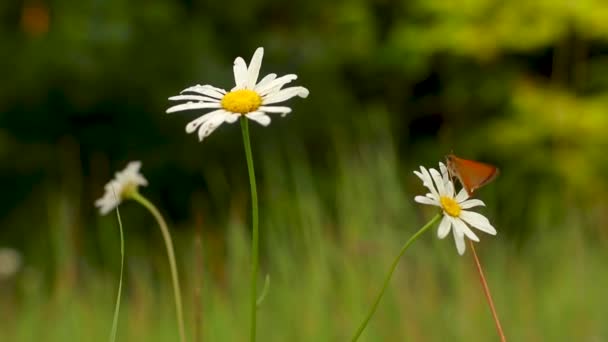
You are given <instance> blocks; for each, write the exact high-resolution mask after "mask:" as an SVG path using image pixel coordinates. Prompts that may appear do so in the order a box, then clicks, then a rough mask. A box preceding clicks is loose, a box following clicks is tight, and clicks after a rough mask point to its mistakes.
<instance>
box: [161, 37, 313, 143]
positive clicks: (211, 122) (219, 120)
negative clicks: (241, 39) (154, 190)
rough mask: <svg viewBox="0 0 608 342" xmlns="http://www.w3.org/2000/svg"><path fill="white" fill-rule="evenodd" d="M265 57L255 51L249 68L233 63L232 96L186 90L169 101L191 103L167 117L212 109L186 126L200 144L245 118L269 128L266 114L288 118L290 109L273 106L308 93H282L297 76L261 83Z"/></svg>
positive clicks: (240, 61)
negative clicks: (182, 112) (218, 129)
mask: <svg viewBox="0 0 608 342" xmlns="http://www.w3.org/2000/svg"><path fill="white" fill-rule="evenodd" d="M263 55H264V49H263V48H261V47H260V48H258V49H257V50H255V53H254V54H253V57H252V58H251V62H250V63H249V66H247V64H246V63H245V60H243V58H241V57H237V58H236V59H235V60H234V69H233V70H234V81H235V83H236V86H235V87H234V88H232V89H231V90H230V91H229V92H226V91H225V90H224V89H220V88H216V87H214V86H211V85H196V86H193V87H190V88H186V89H184V90H183V91H182V92H181V93H180V95H178V96H173V97H170V98H169V100H173V101H188V102H186V103H182V104H179V105H175V106H173V107H171V108H169V109H167V113H174V112H179V111H183V110H192V109H213V111H211V112H209V113H207V114H205V115H203V116H200V117H198V118H197V119H195V120H193V121H191V122H190V123H188V125H186V132H187V133H193V132H195V131H198V137H199V140H201V141H202V140H203V139H204V138H206V137H208V136H209V135H210V134H211V133H213V131H214V130H215V129H216V128H218V127H219V126H220V125H221V124H223V123H224V122H227V123H234V122H235V121H237V120H238V119H239V118H240V117H241V116H242V115H244V116H245V117H247V118H248V119H251V120H253V121H255V122H257V123H259V124H261V125H263V126H267V125H269V124H270V116H268V115H267V113H279V114H281V115H282V116H285V115H287V114H288V113H290V112H291V108H289V107H284V106H275V105H274V104H276V103H279V102H284V101H287V100H289V99H291V98H292V97H294V96H299V97H302V98H305V97H307V96H308V89H306V88H304V87H288V88H285V89H282V88H283V86H284V85H286V84H287V83H289V82H291V81H293V80H295V79H297V78H298V76H296V75H294V74H289V75H285V76H281V77H277V75H276V74H268V75H266V76H265V77H264V78H262V79H261V80H260V81H259V82H258V76H259V73H260V67H261V65H262V57H263Z"/></svg>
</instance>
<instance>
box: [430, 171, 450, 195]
mask: <svg viewBox="0 0 608 342" xmlns="http://www.w3.org/2000/svg"><path fill="white" fill-rule="evenodd" d="M429 172H430V173H431V177H433V180H434V181H435V186H436V187H437V191H438V192H439V195H442V196H445V195H447V193H446V191H445V187H444V184H443V179H442V178H441V175H440V174H439V172H437V170H435V169H430V170H429Z"/></svg>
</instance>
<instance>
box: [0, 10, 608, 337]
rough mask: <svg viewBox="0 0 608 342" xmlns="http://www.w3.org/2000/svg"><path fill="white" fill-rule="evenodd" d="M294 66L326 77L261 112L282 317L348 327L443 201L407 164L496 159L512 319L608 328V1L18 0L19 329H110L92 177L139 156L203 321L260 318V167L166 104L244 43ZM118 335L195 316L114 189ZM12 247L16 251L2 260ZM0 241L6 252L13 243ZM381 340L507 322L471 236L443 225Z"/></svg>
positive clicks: (1, 202)
mask: <svg viewBox="0 0 608 342" xmlns="http://www.w3.org/2000/svg"><path fill="white" fill-rule="evenodd" d="M258 46H263V47H264V48H265V56H264V61H263V64H262V72H261V73H262V74H267V73H270V72H275V73H278V74H286V73H296V74H298V76H299V79H298V80H297V82H296V83H297V84H298V85H303V86H305V87H307V88H308V89H310V92H311V94H310V96H309V98H308V99H305V100H302V99H295V100H293V101H290V102H289V106H291V107H292V108H293V109H294V112H293V113H292V114H290V115H289V116H288V117H287V118H285V119H281V118H279V117H278V116H276V117H273V118H274V120H273V123H272V124H271V126H270V127H268V128H263V127H261V126H259V125H257V124H255V123H253V124H252V136H253V148H254V157H255V161H256V163H257V164H256V166H257V171H258V179H259V186H260V201H261V242H262V275H261V276H260V283H261V282H262V279H263V274H266V273H267V274H269V275H270V277H271V285H270V292H269V294H268V297H267V298H266V300H265V302H264V304H263V306H262V307H261V309H260V313H259V322H260V327H259V329H258V330H259V337H260V340H263V341H343V340H348V339H349V337H350V335H351V334H352V333H353V332H354V330H355V328H356V327H357V325H358V324H359V322H360V321H361V320H362V318H363V316H364V313H365V312H366V310H367V308H368V307H369V305H371V303H372V301H373V298H374V295H375V294H376V292H377V291H378V289H379V288H380V285H381V281H382V278H383V276H384V274H385V272H386V269H387V268H388V266H389V263H390V261H391V259H392V257H393V256H394V255H395V254H396V253H397V252H398V249H399V246H400V245H401V244H402V243H403V242H404V241H405V240H406V239H407V238H408V237H409V236H410V235H411V234H413V232H414V231H415V230H416V229H418V227H420V226H421V225H422V224H423V223H424V222H426V220H428V219H429V218H430V217H431V215H432V214H433V212H432V210H431V211H429V210H428V208H421V207H420V206H418V205H414V203H413V197H414V196H415V195H417V194H422V193H424V189H423V188H422V187H421V184H420V182H419V181H418V179H417V178H416V177H415V176H413V174H412V173H411V171H412V170H413V169H415V168H417V167H418V166H419V165H425V166H430V167H433V166H435V165H436V163H437V162H438V161H440V160H442V159H443V157H444V155H445V154H447V153H449V152H451V151H454V152H455V153H456V154H457V155H459V156H461V157H464V158H469V159H476V160H483V161H486V162H490V163H493V164H495V165H498V166H499V167H500V169H501V175H500V177H499V178H498V179H497V180H496V181H495V182H494V183H492V184H491V185H488V186H487V187H486V188H484V189H483V190H481V191H479V192H478V195H479V197H480V198H481V199H483V200H484V201H485V202H486V203H487V205H488V206H487V208H486V209H483V210H482V213H483V214H484V215H487V216H488V217H489V218H490V220H491V222H492V223H493V224H494V226H495V227H496V228H497V230H498V232H499V234H498V236H497V237H490V236H483V237H482V242H481V243H480V244H479V247H478V250H479V253H480V256H481V258H482V262H483V263H484V265H485V268H486V272H487V275H488V281H489V283H490V286H491V288H492V290H493V292H494V297H495V301H496V305H497V309H498V312H499V314H500V315H501V318H502V320H503V326H504V328H505V332H506V334H507V336H508V337H510V340H512V341H605V340H608V325H607V324H606V317H608V294H606V289H607V288H608V252H607V251H606V246H608V228H607V224H608V212H607V208H608V200H607V199H606V198H607V195H608V181H607V180H606V177H605V176H604V175H606V174H607V172H608V157H606V149H607V148H608V134H607V129H608V78H607V77H606V75H608V6H607V5H606V4H605V2H603V1H600V0H579V1H557V2H556V1H548V0H539V1H523V0H511V1H496V0H454V1H405V0H402V1H389V0H375V1H357V0H353V1H323V0H306V1H304V0H293V1H289V2H285V1H279V0H257V1H249V0H236V1H227V2H226V1H224V2H222V1H219V2H218V1H215V2H214V1H197V0H183V1H168V0H150V1H124V0H122V1H121V0H105V1H101V0H85V1H78V2H73V1H68V0H52V1H51V0H27V1H16V0H12V1H11V0H8V1H3V2H2V3H0V75H1V76H0V184H2V194H3V196H1V197H0V247H5V248H11V249H14V250H15V251H17V252H18V253H19V255H20V256H21V257H20V267H19V269H18V270H17V273H16V274H12V275H10V274H8V275H5V276H2V275H0V341H41V340H43V341H104V340H107V336H108V334H109V330H110V324H111V315H112V306H113V301H114V298H115V297H114V296H115V291H116V287H117V281H118V271H119V267H120V266H119V261H120V255H119V240H118V226H117V222H116V219H115V217H114V215H108V216H107V217H99V215H98V214H97V212H96V210H95V208H94V207H93V202H94V200H95V199H96V198H98V197H100V196H101V195H102V192H103V185H104V184H105V183H106V182H107V181H108V180H109V179H110V178H111V177H112V176H113V173H114V172H115V171H118V170H120V169H122V168H123V167H124V166H125V165H126V164H127V162H128V161H130V160H141V161H142V162H143V169H142V172H143V174H144V175H145V176H146V177H147V179H148V180H149V182H150V185H149V186H148V187H146V188H143V189H142V193H143V194H144V195H146V196H147V197H149V198H150V199H151V200H152V201H153V202H155V203H156V204H157V205H158V206H159V207H160V208H161V211H162V212H163V213H164V214H165V215H166V216H167V218H168V220H169V222H170V226H171V228H172V230H173V232H174V235H175V239H176V245H177V249H178V254H179V255H178V258H179V263H180V271H181V276H182V278H183V279H182V284H183V285H184V286H183V287H184V292H185V296H186V302H187V312H186V316H187V319H188V329H189V334H190V339H191V340H196V341H242V340H245V339H246V337H247V326H248V320H247V314H246V312H247V303H248V302H247V300H248V290H247V279H248V275H249V258H248V255H249V254H248V244H249V242H248V241H249V240H248V239H249V197H248V196H249V193H248V183H247V173H246V168H245V164H244V153H243V148H242V142H241V137H240V129H239V128H238V127H237V125H225V126H222V127H221V128H219V129H218V130H217V131H216V132H215V133H214V134H212V135H211V137H209V138H208V139H207V140H205V141H204V142H203V143H198V140H197V137H196V136H195V135H187V134H185V132H184V127H185V124H186V123H187V122H189V121H190V120H192V119H193V118H195V117H196V116H197V115H200V113H197V112H182V113H177V114H171V115H167V114H165V113H164V111H165V110H166V108H168V106H169V105H170V103H169V101H168V100H167V98H168V97H169V96H172V95H175V94H177V93H178V92H179V91H180V90H182V89H184V88H186V87H188V86H191V85H194V84H198V83H200V84H207V83H208V84H213V85H216V86H218V87H222V88H228V89H229V88H231V87H232V85H233V79H232V77H233V76H232V62H233V60H234V58H235V57H236V56H243V57H244V58H245V59H246V60H247V61H249V59H250V57H251V55H252V53H253V51H254V50H255V48H256V47H258ZM121 212H122V216H123V222H124V225H125V229H126V249H127V252H126V253H127V256H126V258H127V260H126V261H127V265H126V279H125V286H126V293H125V297H124V300H123V303H124V306H123V311H122V312H121V316H120V331H119V339H120V340H128V341H174V340H176V338H177V328H176V325H175V318H174V317H175V315H174V311H173V306H172V305H173V304H172V302H171V298H172V297H171V291H170V290H171V289H170V286H169V273H168V267H167V262H166V259H165V254H164V249H163V247H162V240H161V237H160V234H159V231H158V228H157V227H156V225H155V222H154V221H153V219H152V218H151V217H150V216H149V215H148V214H147V212H145V210H144V209H143V208H141V207H138V206H137V205H135V204H132V203H126V204H125V205H124V206H122V207H121ZM1 261H2V260H0V262H1ZM0 266H1V265H0ZM391 284H392V285H391V288H390V290H389V292H388V293H387V295H386V296H385V298H384V300H383V302H382V303H381V305H380V307H379V310H378V312H377V315H376V316H375V317H374V318H373V320H372V322H371V324H370V326H369V328H368V330H367V331H366V333H365V334H364V335H363V338H362V340H364V341H446V340H449V341H489V340H494V339H496V334H495V331H494V327H493V322H492V320H491V317H490V314H489V311H488V309H487V307H486V303H485V301H484V299H483V298H482V296H481V295H480V294H481V292H480V285H479V283H478V281H477V276H476V274H475V271H474V268H473V264H472V259H471V255H470V253H467V254H465V256H463V257H459V256H458V254H457V253H456V250H455V247H454V246H453V242H452V241H451V240H450V239H446V240H445V241H441V240H438V239H437V238H436V235H435V233H434V232H433V233H428V234H427V235H426V236H424V237H423V238H422V239H421V240H420V241H419V242H417V243H416V244H415V245H414V246H413V248H412V249H411V250H410V251H408V253H406V256H405V257H404V258H403V260H402V263H401V264H400V267H399V269H398V272H397V273H396V275H395V278H394V279H393V281H392V283H391Z"/></svg>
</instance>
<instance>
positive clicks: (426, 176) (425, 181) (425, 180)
mask: <svg viewBox="0 0 608 342" xmlns="http://www.w3.org/2000/svg"><path fill="white" fill-rule="evenodd" d="M420 173H421V174H422V185H424V186H425V187H426V188H427V189H429V191H430V192H431V194H433V196H435V197H436V198H439V197H440V196H439V193H438V192H437V189H435V185H433V178H432V177H431V174H430V173H429V171H428V170H427V169H426V168H424V167H422V166H421V167H420Z"/></svg>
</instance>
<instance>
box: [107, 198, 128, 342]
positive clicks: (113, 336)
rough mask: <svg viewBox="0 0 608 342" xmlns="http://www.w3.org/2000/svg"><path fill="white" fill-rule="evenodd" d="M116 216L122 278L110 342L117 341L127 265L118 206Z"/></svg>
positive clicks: (119, 284) (119, 282) (119, 281)
mask: <svg viewBox="0 0 608 342" xmlns="http://www.w3.org/2000/svg"><path fill="white" fill-rule="evenodd" d="M116 217H117V218H118V229H119V231H120V279H119V280H118V293H117V294H116V304H115V305H114V318H113V319H112V331H111V332H110V342H114V341H116V331H117V330H118V313H119V312H120V297H121V295H122V277H123V273H124V267H125V239H124V235H123V231H122V220H121V219H120V211H118V206H117V207H116Z"/></svg>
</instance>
